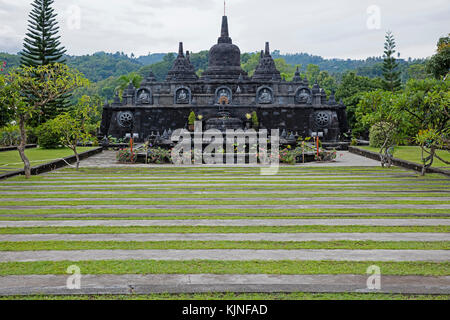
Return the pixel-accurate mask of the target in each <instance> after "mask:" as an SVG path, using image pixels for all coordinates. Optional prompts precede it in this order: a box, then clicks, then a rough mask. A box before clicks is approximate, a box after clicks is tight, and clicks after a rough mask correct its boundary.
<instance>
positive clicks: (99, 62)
mask: <svg viewBox="0 0 450 320" xmlns="http://www.w3.org/2000/svg"><path fill="white" fill-rule="evenodd" d="M252 55H253V53H250V54H249V53H244V54H243V55H242V63H243V64H244V63H246V62H247V61H248V60H249V59H250V57H251V56H252ZM175 57H176V55H175V54H168V55H167V54H165V53H153V54H149V55H146V56H141V57H134V56H133V55H132V56H131V57H130V56H128V55H126V54H124V53H120V52H117V53H114V54H113V53H105V52H97V53H94V54H92V55H84V56H66V59H67V64H68V65H69V66H71V67H73V68H76V69H78V70H79V71H80V72H82V73H84V74H85V75H86V77H87V78H88V79H89V80H91V81H93V82H98V81H102V80H105V79H108V78H110V77H118V76H121V75H126V74H129V73H131V72H139V71H140V70H141V69H142V68H143V67H145V66H149V65H153V67H152V68H153V69H154V72H155V75H156V76H157V78H158V80H163V79H164V78H165V75H166V74H167V72H168V70H169V68H170V67H171V62H172V61H173V59H174V58H175ZM273 57H274V58H275V59H280V58H282V59H284V60H285V61H286V63H287V64H290V65H293V66H297V65H299V66H300V69H301V71H302V72H304V71H306V68H307V66H308V65H310V64H313V65H317V66H318V67H319V68H320V70H321V71H327V72H328V73H330V74H332V75H335V76H339V75H340V74H343V73H345V72H346V71H349V70H355V71H356V73H357V74H358V75H361V76H367V77H378V76H381V73H382V71H381V65H382V61H383V60H382V58H381V57H372V58H367V59H365V60H352V59H347V60H343V59H324V58H322V57H320V56H314V55H310V54H307V53H296V54H280V52H279V51H274V52H273ZM191 60H192V63H193V64H194V66H195V67H196V68H197V69H201V70H205V69H206V68H207V67H208V51H201V52H199V53H194V54H192V55H191ZM0 61H6V63H7V70H8V69H9V68H13V67H16V66H18V65H19V62H20V59H19V56H18V55H11V54H7V53H0ZM424 61H425V60H424V59H419V60H411V59H410V60H408V61H406V60H399V63H400V69H401V71H402V73H404V74H403V75H402V78H403V80H405V79H406V78H407V74H406V71H407V69H408V67H409V66H410V65H414V64H422V63H423V62H424ZM148 69H149V68H148V67H147V68H145V70H148Z"/></svg>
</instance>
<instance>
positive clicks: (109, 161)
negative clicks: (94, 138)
mask: <svg viewBox="0 0 450 320" xmlns="http://www.w3.org/2000/svg"><path fill="white" fill-rule="evenodd" d="M149 166H150V165H145V164H135V165H132V166H130V165H127V164H118V163H117V160H116V151H103V152H102V153H101V154H98V155H95V156H93V157H90V158H89V159H86V160H83V161H81V164H80V168H90V167H97V168H111V167H114V168H126V167H128V168H129V167H132V168H148V167H149ZM166 166H167V165H166ZM298 166H308V167H309V166H311V167H316V166H319V167H377V166H380V162H378V161H375V160H372V159H368V158H365V157H362V156H359V155H356V154H353V153H350V152H348V151H338V153H337V159H336V161H334V162H328V163H327V162H324V163H315V162H310V163H306V164H304V165H303V164H299V165H298ZM152 167H164V165H152ZM179 167H189V166H179Z"/></svg>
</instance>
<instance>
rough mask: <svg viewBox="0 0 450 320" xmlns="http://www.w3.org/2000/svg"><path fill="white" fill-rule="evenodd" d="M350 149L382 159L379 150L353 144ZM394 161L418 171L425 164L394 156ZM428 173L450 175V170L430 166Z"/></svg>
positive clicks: (356, 152) (370, 157) (355, 152)
mask: <svg viewBox="0 0 450 320" xmlns="http://www.w3.org/2000/svg"><path fill="white" fill-rule="evenodd" d="M348 151H350V152H351V153H354V154H357V155H360V156H363V157H366V158H369V159H372V160H376V161H380V154H379V153H377V152H373V151H369V150H365V149H360V148H357V147H353V146H350V147H349V148H348ZM392 163H393V164H394V165H395V166H398V167H403V168H406V169H409V170H414V171H417V172H421V171H422V168H423V166H422V165H420V164H418V163H415V162H411V161H407V160H402V159H398V158H392ZM427 173H439V174H443V175H446V176H450V172H449V171H446V170H442V169H439V168H428V169H427Z"/></svg>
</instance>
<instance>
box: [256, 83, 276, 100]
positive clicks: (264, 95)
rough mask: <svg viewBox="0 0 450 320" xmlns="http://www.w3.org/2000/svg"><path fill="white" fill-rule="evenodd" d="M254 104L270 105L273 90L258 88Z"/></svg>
mask: <svg viewBox="0 0 450 320" xmlns="http://www.w3.org/2000/svg"><path fill="white" fill-rule="evenodd" d="M256 102H257V103H260V104H271V103H273V102H274V95H273V90H272V88H270V87H260V88H258V90H257V92H256Z"/></svg>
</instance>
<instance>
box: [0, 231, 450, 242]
mask: <svg viewBox="0 0 450 320" xmlns="http://www.w3.org/2000/svg"><path fill="white" fill-rule="evenodd" d="M0 241H5V242H18V241H20V242H29V241H92V242H97V241H124V242H127V241H134V242H144V241H155V242H156V241H276V242H290V241H321V242H325V241H421V242H423V241H450V234H449V233H424V232H417V233H142V234H134V233H130V234H18V235H16V234H2V235H0Z"/></svg>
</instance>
